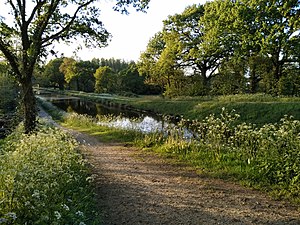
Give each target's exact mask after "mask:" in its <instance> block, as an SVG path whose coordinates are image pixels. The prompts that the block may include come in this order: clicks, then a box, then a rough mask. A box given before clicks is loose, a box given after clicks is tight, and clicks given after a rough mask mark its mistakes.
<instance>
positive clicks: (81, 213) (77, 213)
mask: <svg viewBox="0 0 300 225" xmlns="http://www.w3.org/2000/svg"><path fill="white" fill-rule="evenodd" d="M75 214H76V215H77V216H83V212H81V211H77V212H76V213H75Z"/></svg>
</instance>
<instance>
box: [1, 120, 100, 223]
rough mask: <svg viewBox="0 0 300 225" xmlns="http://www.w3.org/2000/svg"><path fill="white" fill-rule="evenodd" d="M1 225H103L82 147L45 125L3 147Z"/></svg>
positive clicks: (19, 132) (12, 137) (18, 134)
mask: <svg viewBox="0 0 300 225" xmlns="http://www.w3.org/2000/svg"><path fill="white" fill-rule="evenodd" d="M0 171H1V173H0V223H1V224H53V225H54V224H77V225H84V224H99V218H98V215H97V212H96V211H94V210H95V206H96V203H95V201H94V196H93V188H92V184H91V183H90V181H91V177H90V173H89V170H88V168H87V165H86V164H85V162H84V160H83V158H82V156H81V155H80V154H79V153H78V152H77V143H76V142H75V141H74V139H73V138H71V137H70V136H68V135H67V134H66V133H64V132H62V131H61V130H59V129H57V128H50V127H47V126H46V125H43V126H41V127H40V128H39V131H38V132H36V133H35V134H32V135H24V134H23V131H22V129H18V130H16V131H15V132H14V133H12V134H11V135H9V136H8V137H7V138H6V139H4V140H2V141H1V143H0Z"/></svg>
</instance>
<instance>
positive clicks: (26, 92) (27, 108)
mask: <svg viewBox="0 0 300 225" xmlns="http://www.w3.org/2000/svg"><path fill="white" fill-rule="evenodd" d="M21 86H22V95H23V96H22V97H23V98H22V100H23V101H22V105H23V113H24V127H25V133H26V134H29V133H31V132H32V131H34V129H35V128H36V116H37V109H36V101H35V97H34V93H33V89H32V81H31V79H26V80H25V81H24V82H22V83H21Z"/></svg>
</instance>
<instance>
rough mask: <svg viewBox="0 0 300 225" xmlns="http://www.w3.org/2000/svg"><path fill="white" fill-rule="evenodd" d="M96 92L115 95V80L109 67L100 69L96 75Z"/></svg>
mask: <svg viewBox="0 0 300 225" xmlns="http://www.w3.org/2000/svg"><path fill="white" fill-rule="evenodd" d="M94 76H95V79H96V83H95V92H96V93H103V92H104V93H113V92H114V91H115V88H114V85H115V79H113V76H115V74H114V73H113V71H112V69H111V68H110V67H108V66H104V67H99V68H98V69H97V70H96V72H95V74H94Z"/></svg>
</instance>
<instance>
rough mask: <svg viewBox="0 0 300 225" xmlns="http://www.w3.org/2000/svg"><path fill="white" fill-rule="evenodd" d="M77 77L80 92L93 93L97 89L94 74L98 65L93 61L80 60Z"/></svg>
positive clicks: (77, 64)
mask: <svg viewBox="0 0 300 225" xmlns="http://www.w3.org/2000/svg"><path fill="white" fill-rule="evenodd" d="M75 67H76V69H75V70H76V77H77V79H78V90H79V91H85V92H93V91H94V87H95V77H94V73H95V72H96V69H97V68H98V66H97V64H95V63H93V62H91V61H83V60H80V61H79V62H77V63H76V65H75Z"/></svg>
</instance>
